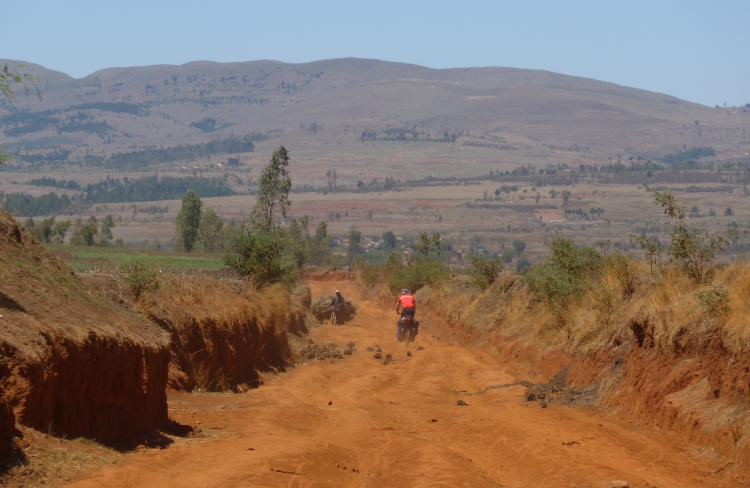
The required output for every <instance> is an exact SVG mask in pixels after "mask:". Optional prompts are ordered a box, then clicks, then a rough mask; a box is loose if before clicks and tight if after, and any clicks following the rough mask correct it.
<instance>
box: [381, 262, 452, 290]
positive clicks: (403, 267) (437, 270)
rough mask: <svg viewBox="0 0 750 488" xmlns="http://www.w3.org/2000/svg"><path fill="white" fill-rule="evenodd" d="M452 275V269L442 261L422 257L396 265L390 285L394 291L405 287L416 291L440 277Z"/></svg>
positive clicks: (445, 277) (391, 273)
mask: <svg viewBox="0 0 750 488" xmlns="http://www.w3.org/2000/svg"><path fill="white" fill-rule="evenodd" d="M450 276H451V274H450V271H448V268H447V267H446V266H445V265H444V264H443V263H442V262H441V261H437V260H433V259H424V258H420V259H416V260H414V261H409V262H407V264H401V263H399V264H397V265H395V266H394V267H393V268H392V270H391V272H390V276H389V277H388V286H389V287H390V289H391V291H392V292H394V293H397V292H398V291H399V290H401V289H403V288H408V289H409V291H411V292H412V293H414V292H415V291H417V290H419V289H420V288H422V287H423V286H426V285H431V284H432V283H435V282H436V281H438V280H440V279H447V278H450Z"/></svg>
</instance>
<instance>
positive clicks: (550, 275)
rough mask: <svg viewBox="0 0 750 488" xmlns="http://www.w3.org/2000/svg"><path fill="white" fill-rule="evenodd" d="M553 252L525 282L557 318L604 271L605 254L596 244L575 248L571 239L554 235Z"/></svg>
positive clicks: (527, 276) (530, 272)
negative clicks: (601, 252)
mask: <svg viewBox="0 0 750 488" xmlns="http://www.w3.org/2000/svg"><path fill="white" fill-rule="evenodd" d="M550 250H551V251H552V255H551V256H550V257H549V258H547V260H546V261H545V262H543V263H540V264H538V265H536V266H533V267H532V268H531V269H530V270H529V272H528V273H527V274H526V276H524V281H525V282H526V285H527V286H528V287H529V290H530V291H531V292H532V293H533V294H534V296H535V298H536V299H537V300H539V301H541V302H545V303H546V304H547V305H548V306H549V307H550V309H551V310H552V312H554V313H555V314H556V315H558V317H561V316H562V314H563V313H564V312H565V311H567V310H569V308H570V306H571V304H572V303H573V302H574V301H575V300H577V299H579V298H580V297H581V296H582V295H583V293H584V292H585V291H586V290H587V289H588V287H589V285H590V281H591V280H592V279H595V278H598V277H599V275H600V274H601V270H602V256H601V254H599V253H598V252H597V251H596V250H595V249H594V248H593V247H590V246H585V247H580V248H579V247H576V245H575V244H574V243H573V241H572V240H570V239H566V238H563V237H558V236H556V237H554V238H553V239H552V243H551V244H550Z"/></svg>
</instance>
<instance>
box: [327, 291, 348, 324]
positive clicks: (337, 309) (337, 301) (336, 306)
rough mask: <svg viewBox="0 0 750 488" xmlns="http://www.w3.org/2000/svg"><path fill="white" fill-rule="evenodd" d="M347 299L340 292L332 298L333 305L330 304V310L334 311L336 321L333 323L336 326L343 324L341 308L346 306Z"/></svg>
mask: <svg viewBox="0 0 750 488" xmlns="http://www.w3.org/2000/svg"><path fill="white" fill-rule="evenodd" d="M345 301H346V300H345V298H344V297H343V295H341V291H340V290H336V294H335V295H334V296H333V298H331V303H330V304H328V306H329V308H331V310H333V313H334V315H335V317H336V319H335V320H334V321H333V323H335V324H340V323H341V307H343V306H344V302H345Z"/></svg>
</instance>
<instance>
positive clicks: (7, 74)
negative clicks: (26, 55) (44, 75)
mask: <svg viewBox="0 0 750 488" xmlns="http://www.w3.org/2000/svg"><path fill="white" fill-rule="evenodd" d="M24 67H25V66H24V65H23V64H19V65H18V68H21V69H22V68H24ZM40 81H41V80H40V79H39V78H36V77H34V76H32V75H31V74H29V73H21V72H19V71H18V69H14V70H11V69H9V68H8V64H7V63H6V64H5V66H4V67H3V70H2V71H1V72H0V91H1V92H3V95H5V98H7V99H8V100H9V101H10V102H11V103H12V102H13V98H14V96H15V91H14V90H13V85H19V86H21V88H23V90H24V92H26V93H27V94H28V93H29V92H30V91H31V88H30V86H29V85H31V86H33V87H34V89H35V90H36V94H37V96H38V97H39V100H43V99H44V97H42V92H41V91H40V90H39V88H38V87H37V86H36V84H37V83H39V82H40ZM8 163H10V156H9V155H8V154H7V153H6V152H5V150H4V149H3V147H2V146H0V164H8Z"/></svg>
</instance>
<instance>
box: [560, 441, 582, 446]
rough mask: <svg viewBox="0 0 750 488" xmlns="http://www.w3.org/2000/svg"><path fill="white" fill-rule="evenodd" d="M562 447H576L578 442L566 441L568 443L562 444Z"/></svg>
mask: <svg viewBox="0 0 750 488" xmlns="http://www.w3.org/2000/svg"><path fill="white" fill-rule="evenodd" d="M562 445H563V446H577V445H579V442H578V441H568V442H563V443H562Z"/></svg>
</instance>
